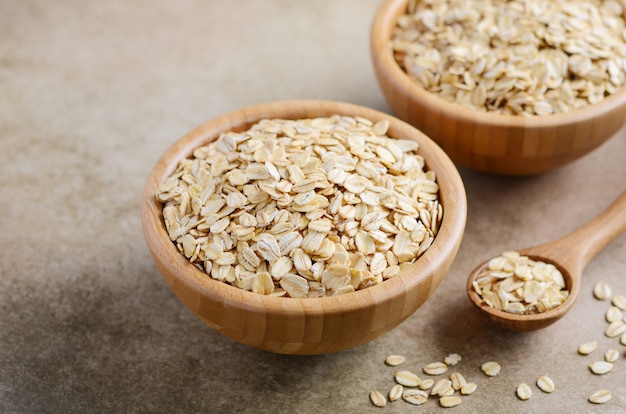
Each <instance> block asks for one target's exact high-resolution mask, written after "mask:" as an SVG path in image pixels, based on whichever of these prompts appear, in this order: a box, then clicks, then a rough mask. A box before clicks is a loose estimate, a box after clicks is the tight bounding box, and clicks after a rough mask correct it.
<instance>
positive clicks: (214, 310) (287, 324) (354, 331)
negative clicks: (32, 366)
mask: <svg viewBox="0 0 626 414" xmlns="http://www.w3.org/2000/svg"><path fill="white" fill-rule="evenodd" d="M333 114H343V115H350V116H362V117H366V118H369V119H370V120H372V121H378V120H380V119H387V120H389V122H390V127H389V135H390V136H392V137H403V138H407V139H413V140H415V141H417V142H418V143H419V144H420V147H419V151H420V153H421V154H422V156H423V157H424V158H425V161H426V165H427V167H428V168H429V169H432V170H434V171H435V172H436V174H437V179H438V183H439V186H440V202H441V204H442V206H443V209H444V215H443V220H442V223H441V227H440V230H439V233H438V235H437V237H435V240H434V242H433V244H432V246H431V247H430V249H429V250H427V251H426V253H424V255H423V256H421V257H420V258H419V260H417V261H416V263H415V264H414V265H413V266H412V267H411V268H410V269H408V270H406V271H404V272H402V273H400V274H399V275H398V276H396V277H394V278H392V279H389V280H387V281H385V282H383V283H381V284H380V285H376V286H373V287H370V288H367V289H364V290H358V291H356V292H353V293H348V294H345V295H339V296H333V297H323V298H305V299H295V298H281V297H269V296H264V295H261V294H257V293H252V292H247V291H244V290H241V289H239V288H236V287H233V286H230V285H228V284H226V283H223V282H219V281H216V280H213V279H211V277H209V276H207V275H206V274H205V273H203V272H202V271H200V270H198V269H197V268H196V267H194V266H193V265H192V264H191V263H190V262H189V261H188V260H187V259H186V258H185V257H184V256H183V255H182V254H181V253H179V251H178V250H177V248H176V247H175V246H174V244H173V243H172V242H171V241H170V239H169V237H168V234H167V232H166V229H165V226H164V222H163V216H162V205H161V203H159V202H157V201H156V199H155V194H156V191H157V188H158V187H159V185H160V184H161V183H162V182H163V181H165V179H166V178H167V177H168V176H169V175H170V174H171V173H172V172H173V171H174V169H175V168H176V165H177V164H178V162H179V160H181V159H183V158H186V157H189V156H190V155H191V154H192V152H193V150H194V149H195V148H197V147H199V146H202V145H205V144H207V143H209V142H211V141H213V140H215V139H216V138H217V137H218V136H219V134H220V133H221V132H224V131H229V130H245V129H248V128H249V127H250V126H251V125H252V124H254V123H256V122H257V121H259V120H260V119H263V118H267V119H276V118H283V119H303V118H313V117H319V116H329V115H333ZM466 215H467V208H466V198H465V189H464V187H463V183H462V181H461V178H460V176H459V174H458V171H457V170H456V168H455V166H454V164H453V163H452V161H451V160H450V159H449V158H448V157H447V155H446V154H445V153H444V152H443V151H442V150H441V149H440V148H439V147H438V146H437V145H436V144H435V143H434V142H433V141H432V140H430V139H429V138H428V137H426V136H425V135H424V134H422V133H421V132H419V131H418V130H416V129H415V128H413V127H412V126H410V125H408V124H406V123H404V122H402V121H400V120H398V119H396V118H394V117H392V116H390V115H388V114H384V113H382V112H378V111H375V110H372V109H368V108H364V107H361V106H356V105H351V104H346V103H338V102H326V101H284V102H275V103H266V104H261V105H257V106H252V107H247V108H244V109H241V110H238V111H235V112H231V113H229V114H226V115H223V116H220V117H218V118H216V119H213V120H211V121H209V122H207V123H206V124H204V125H202V126H200V127H198V128H196V129H194V130H193V131H191V132H189V133H188V134H187V135H185V136H184V137H183V138H181V139H180V140H179V141H177V142H176V143H175V144H174V145H173V146H172V147H171V148H170V149H169V150H167V152H166V153H165V154H164V155H163V156H162V157H161V159H159V160H158V162H157V163H156V165H155V167H154V169H153V170H152V172H151V174H150V176H149V177H148V180H147V183H146V186H145V189H144V193H143V200H142V224H143V229H144V235H145V238H146V241H147V244H148V247H149V249H150V251H151V253H152V256H153V258H154V261H155V262H156V265H157V267H158V269H159V271H160V272H161V274H162V275H163V278H164V279H165V281H166V282H167V284H168V285H169V287H170V288H171V289H172V291H173V292H174V293H175V294H176V296H177V297H178V298H179V299H180V301H181V302H183V303H184V304H185V305H186V306H187V307H188V308H189V309H190V310H191V311H192V312H193V313H194V314H195V315H196V316H198V317H199V318H200V319H202V320H203V321H204V322H206V323H207V324H208V325H209V326H211V327H212V328H214V329H215V330H217V331H218V332H220V333H222V334H224V335H226V336H228V337H230V338H232V339H234V340H236V341H239V342H241V343H243V344H246V345H250V346H252V347H255V348H259V349H263V350H267V351H271V352H276V353H282V354H323V353H330V352H336V351H341V350H344V349H347V348H351V347H354V346H357V345H360V344H363V343H366V342H368V341H371V340H372V339H374V338H376V337H378V336H379V335H381V334H383V333H385V332H387V331H389V330H390V329H392V328H394V327H395V326H397V325H398V324H399V323H400V322H402V321H404V320H405V319H406V318H407V317H409V316H410V315H411V314H413V313H414V312H415V311H416V310H417V308H419V306H420V305H422V303H424V301H425V300H426V299H427V298H428V297H429V296H430V295H431V294H432V293H433V291H434V290H435V289H436V288H437V286H438V285H439V283H440V282H441V280H442V279H443V277H444V276H445V274H446V272H447V271H448V269H449V267H450V265H451V263H452V261H453V259H454V257H455V256H456V253H457V250H458V247H459V244H460V242H461V238H462V236H463V231H464V227H465V220H466Z"/></svg>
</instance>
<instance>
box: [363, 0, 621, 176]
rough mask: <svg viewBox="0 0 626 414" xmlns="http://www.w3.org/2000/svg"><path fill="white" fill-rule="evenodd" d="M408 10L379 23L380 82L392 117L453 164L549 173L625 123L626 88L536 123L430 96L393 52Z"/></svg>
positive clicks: (390, 9) (395, 3)
mask: <svg viewBox="0 0 626 414" xmlns="http://www.w3.org/2000/svg"><path fill="white" fill-rule="evenodd" d="M622 3H624V4H625V5H626V2H625V1H624V0H622ZM406 4H407V1H406V0H386V1H385V2H384V3H383V5H382V6H381V8H380V9H379V11H378V12H377V14H376V16H375V18H374V22H373V24H372V28H371V34H370V52H371V56H372V62H373V65H374V71H375V73H376V78H377V80H378V83H379V86H380V88H381V90H382V92H383V95H384V96H385V98H386V100H387V103H388V104H389V106H390V107H391V109H392V110H393V111H394V113H395V114H396V115H397V116H398V117H399V118H401V119H403V120H405V121H407V122H408V123H410V124H412V125H414V126H415V127H417V128H418V129H420V130H421V131H422V132H424V133H425V134H426V135H428V136H429V137H431V138H432V139H433V140H435V141H436V142H437V143H438V144H439V145H440V146H441V148H442V149H443V150H444V151H445V152H446V153H447V154H448V155H449V156H450V158H451V159H452V160H453V161H454V162H457V163H458V164H460V165H463V166H465V167H467V168H471V169H473V170H476V171H481V172H485V173H491V174H498V175H513V176H520V175H532V174H539V173H544V172H547V171H550V170H554V169H556V168H559V167H562V166H564V165H566V164H568V163H571V162H572V161H574V160H576V159H578V158H580V157H582V156H584V155H585V154H587V153H589V152H590V151H592V150H593V149H595V148H596V147H598V146H599V145H600V144H602V143H603V142H605V141H606V140H607V139H609V138H611V137H612V136H613V135H614V134H615V133H616V132H617V131H618V130H619V129H620V128H621V127H622V126H623V125H624V123H625V122H626V87H623V88H622V89H621V90H620V91H619V92H618V93H616V94H613V95H611V96H609V97H608V98H607V99H605V100H604V101H602V102H601V103H598V104H595V105H592V106H589V107H587V108H584V109H581V110H577V111H575V112H571V113H567V114H556V115H548V116H534V117H520V116H512V115H499V114H489V113H486V112H480V111H475V110H472V109H470V108H466V107H463V106H460V105H457V104H453V103H449V102H447V101H445V100H443V99H441V98H439V97H438V96H436V95H435V94H433V93H430V92H427V91H425V90H424V89H423V88H421V87H420V86H418V85H417V83H416V82H415V81H413V80H412V79H410V78H409V76H408V75H407V74H406V73H405V72H404V71H403V70H402V69H401V68H400V66H398V64H397V63H396V62H395V60H394V58H393V54H392V51H391V48H390V46H389V40H390V39H391V35H392V30H393V28H394V27H395V25H396V22H397V19H398V17H399V16H400V15H401V14H403V13H404V12H405V10H406Z"/></svg>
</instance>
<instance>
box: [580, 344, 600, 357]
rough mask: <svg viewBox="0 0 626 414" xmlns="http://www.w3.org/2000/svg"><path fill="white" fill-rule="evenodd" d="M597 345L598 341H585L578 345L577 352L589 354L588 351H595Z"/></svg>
mask: <svg viewBox="0 0 626 414" xmlns="http://www.w3.org/2000/svg"><path fill="white" fill-rule="evenodd" d="M597 347H598V341H590V342H585V343H584V344H581V345H580V346H579V347H578V353H579V354H581V355H589V354H590V353H592V352H593V351H595V350H596V348H597Z"/></svg>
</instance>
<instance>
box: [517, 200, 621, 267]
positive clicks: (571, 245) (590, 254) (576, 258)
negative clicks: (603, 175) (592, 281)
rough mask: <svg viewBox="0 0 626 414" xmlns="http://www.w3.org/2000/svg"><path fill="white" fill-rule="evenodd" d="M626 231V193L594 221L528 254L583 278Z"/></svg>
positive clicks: (530, 250) (528, 251) (533, 249)
mask: <svg viewBox="0 0 626 414" xmlns="http://www.w3.org/2000/svg"><path fill="white" fill-rule="evenodd" d="M625 230H626V191H625V192H623V193H622V195H620V196H619V197H618V198H617V199H616V200H615V201H614V202H613V203H612V204H611V205H610V206H609V207H607V208H606V210H604V211H603V212H602V213H600V214H599V215H598V216H597V217H595V218H594V219H593V220H591V221H589V222H588V223H587V224H585V225H584V226H582V227H580V228H578V229H577V230H575V231H573V232H572V233H570V234H568V235H567V236H564V237H563V238H561V239H558V240H556V241H553V242H549V243H546V244H544V245H541V246H537V247H533V248H530V249H527V250H526V251H525V253H526V254H533V253H534V254H537V255H539V256H545V257H550V258H552V259H553V260H555V261H556V262H559V263H562V264H564V265H566V266H568V267H570V271H572V272H573V273H575V274H577V275H580V274H582V271H583V269H584V268H585V266H586V265H587V263H589V262H590V261H591V259H593V258H594V257H595V256H596V254H598V253H599V252H600V251H601V250H602V249H603V248H604V247H606V245H608V244H609V243H610V242H612V241H613V240H614V239H615V238H616V237H617V236H619V235H620V234H621V233H623V232H624V231H625Z"/></svg>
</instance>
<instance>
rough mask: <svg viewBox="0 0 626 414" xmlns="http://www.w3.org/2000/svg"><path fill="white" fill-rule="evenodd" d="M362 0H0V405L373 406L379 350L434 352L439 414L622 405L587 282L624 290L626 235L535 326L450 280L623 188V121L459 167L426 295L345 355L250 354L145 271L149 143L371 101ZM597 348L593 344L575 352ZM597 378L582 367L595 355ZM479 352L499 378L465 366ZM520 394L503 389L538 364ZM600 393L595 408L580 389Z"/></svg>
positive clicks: (412, 364)
mask: <svg viewBox="0 0 626 414" xmlns="http://www.w3.org/2000/svg"><path fill="white" fill-rule="evenodd" d="M378 4H379V1H378V0H367V1H364V0H343V1H335V0H316V1H306V2H305V1H298V2H296V1H289V0H274V1H270V0H266V1H252V0H233V1H218V0H207V1H200V0H197V1H192V0H185V1H176V2H172V1H164V0H154V1H146V0H135V1H123V0H112V1H95V0H88V1H81V0H58V1H48V0H39V1H35V0H0V171H1V174H0V252H1V256H0V412H3V413H42V412H52V413H61V412H62V413H71V412H75V413H79V412H80V413H85V412H112V413H119V412H127V413H133V412H137V413H139V412H159V413H174V412H181V413H182V412H184V413H190V412H211V413H233V412H249V413H253V412H255V413H256V412H267V413H283V412H284V413H290V412H297V413H301V414H306V413H315V414H318V413H323V412H324V413H325V412H337V413H366V412H388V413H394V412H417V411H420V412H438V411H439V410H443V409H440V408H438V406H437V404H436V401H435V400H432V401H429V402H428V403H427V405H426V406H422V407H420V408H417V407H412V406H409V405H408V404H406V403H404V402H395V403H393V404H391V405H388V406H387V407H386V408H385V410H383V411H380V410H379V409H376V408H375V407H373V406H372V405H371V404H370V402H369V399H368V392H369V391H370V389H380V390H381V391H383V392H387V391H388V390H389V389H390V388H391V386H392V384H393V380H392V377H393V372H394V369H392V368H389V367H386V366H385V365H384V364H383V360H384V358H385V357H386V356H387V355H388V354H390V353H401V354H404V355H406V356H407V357H408V362H407V363H406V368H407V369H412V370H416V371H418V370H419V369H420V367H421V366H422V365H423V364H425V363H428V362H432V361H436V360H441V359H442V358H443V357H444V356H446V355H447V354H448V353H451V352H458V353H460V354H461V355H462V356H463V357H464V359H463V361H462V362H461V364H460V365H458V369H459V371H460V372H462V373H463V374H464V375H465V376H466V377H467V378H468V379H469V380H472V381H475V382H477V383H478V386H479V388H478V390H477V391H476V393H475V394H474V395H472V396H469V397H465V398H463V403H462V404H461V405H460V406H458V407H456V408H454V409H453V412H456V413H505V412H506V413H529V412H546V413H587V412H598V413H620V412H625V411H626V388H625V387H626V357H625V355H624V352H625V351H626V347H624V346H621V345H619V343H618V342H617V340H614V339H613V340H611V339H609V338H606V337H604V336H603V331H604V327H605V325H606V324H605V322H604V321H603V314H604V311H605V309H606V307H607V304H606V303H602V302H599V301H596V300H595V299H593V297H592V295H591V290H592V287H593V285H594V284H595V283H596V282H598V281H601V280H603V281H607V282H608V283H610V284H611V285H612V286H613V288H614V291H620V292H621V293H623V294H626V236H622V237H620V238H618V239H617V240H616V241H615V242H614V243H613V244H612V245H610V246H609V247H608V248H607V249H606V250H605V251H603V252H602V253H601V254H600V255H599V256H598V257H597V258H596V259H595V260H594V261H592V262H591V263H590V265H589V267H588V268H587V270H586V272H585V274H584V286H583V288H582V294H581V297H580V299H579V303H578V304H577V305H576V306H575V308H574V310H573V311H572V313H571V314H570V315H568V317H567V318H566V319H564V320H562V321H560V322H559V323H557V324H556V325H554V326H553V327H550V328H548V329H546V330H544V331H542V332H536V333H528V334H511V333H507V332H502V331H499V330H496V329H493V328H491V327H490V326H489V325H487V324H486V323H485V322H484V321H483V319H481V318H480V315H477V313H476V312H475V311H474V309H473V308H472V307H471V305H470V303H469V301H468V300H467V298H466V296H465V292H464V285H465V277H466V275H467V273H468V272H469V271H470V270H471V269H472V268H473V267H474V266H475V265H476V264H477V263H478V262H480V261H481V260H483V259H486V258H488V257H490V256H491V255H493V254H496V253H499V252H500V250H502V249H504V248H521V247H525V246H528V245H531V244H535V243H539V242H545V241H547V240H550V239H552V238H556V237H559V236H561V235H564V234H565V233H567V232H569V231H571V230H573V229H575V228H576V227H577V226H579V225H581V224H582V223H584V222H585V221H586V220H587V219H589V218H590V217H592V216H593V215H594V214H596V213H597V212H599V211H600V210H601V209H603V208H604V207H605V206H607V205H608V204H609V203H610V202H611V201H612V200H613V199H614V198H616V197H617V195H619V194H620V193H621V192H622V191H623V190H624V188H625V187H626V137H625V135H626V132H625V131H624V130H622V131H621V132H620V133H618V134H617V135H616V136H615V137H614V138H613V139H612V140H611V141H610V142H608V143H606V144H605V145H603V146H602V147H601V148H599V149H598V150H596V151H595V152H594V153H592V154H591V155H589V156H588V157H586V158H585V159H583V160H580V161H578V162H576V163H574V164H572V165H570V166H568V167H565V168H563V169H561V170H559V171H556V172H554V173H551V174H546V175H543V176H539V177H532V178H520V179H513V178H497V177H489V176H484V175H480V174H476V173H473V172H470V171H467V170H461V173H462V176H463V178H464V180H465V183H466V186H467V194H468V203H469V215H468V224H467V229H466V235H465V238H464V241H463V243H462V245H461V248H460V251H459V254H458V256H457V260H456V261H455V263H454V265H453V266H452V269H451V270H450V273H449V275H448V276H447V278H446V279H445V280H444V282H443V283H442V285H441V286H440V288H439V289H438V290H437V291H436V292H435V294H434V296H433V297H432V299H431V300H429V301H428V302H427V303H426V304H425V305H424V306H423V307H422V308H420V309H419V310H418V312H417V313H416V314H415V315H414V316H413V317H411V318H410V319H409V320H407V321H406V322H405V323H403V324H402V325H401V326H399V327H398V328H397V329H395V330H394V331H392V332H391V333H389V334H387V335H385V336H383V337H381V338H379V339H378V340H376V341H373V342H371V343H369V344H367V345H364V346H362V347H359V348H357V349H353V350H349V351H345V352H342V353H339V354H334V355H325V356H317V357H297V358H296V357H287V356H280V355H273V354H268V353H264V352H260V351H257V350H254V349H250V348H247V347H244V346H242V345H239V344H237V343H234V342H232V341H231V340H229V339H226V338H224V337H222V336H220V335H219V334H217V333H215V332H214V331H212V330H211V329H209V328H208V327H206V326H205V325H203V324H202V323H201V322H200V321H198V320H196V319H195V318H194V317H193V316H192V315H191V313H190V312H189V311H187V310H186V309H185V308H184V307H183V306H182V305H181V304H180V303H179V302H178V300H177V299H176V298H175V297H174V296H173V295H172V294H171V293H170V291H169V290H168V289H167V287H166V285H165V283H164V282H163V281H162V279H161V277H160V275H159V274H158V273H157V271H156V268H155V266H154V265H153V263H152V261H151V258H150V256H149V252H148V250H147V247H146V245H145V242H144V239H143V235H142V230H141V225H140V219H139V208H140V195H141V191H142V187H143V184H144V181H145V178H146V176H147V174H148V172H149V171H150V169H151V168H152V166H153V164H154V163H155V161H156V160H157V158H158V157H159V155H160V154H161V153H162V152H163V151H164V150H165V149H166V148H168V147H169V146H170V145H171V144H172V143H173V142H174V141H175V140H176V139H177V138H178V137H180V136H181V135H183V134H184V133H185V132H187V131H188V130H190V129H192V128H193V127H195V126H197V125H198V124H200V123H202V122H204V121H206V120H208V119H211V118H213V117H215V116H217V115H220V114H223V113H225V112H227V111H230V110H233V109H236V108H239V107H242V106H246V105H250V104H256V103H260V102H264V101H268V100H277V99H293V98H320V99H336V100H342V101H348V102H352V103H356V104H361V105H366V106H370V107H373V108H376V109H379V110H383V111H389V108H388V106H387V105H386V103H385V101H384V100H383V97H382V94H381V93H380V91H379V89H378V86H377V85H376V82H375V79H374V74H373V71H372V68H371V64H370V58H369V50H368V35H369V26H370V23H371V20H372V17H373V14H374V12H375V10H376V9H377V7H378ZM593 339H595V340H598V341H599V343H600V345H599V347H598V350H597V351H596V353H595V354H593V355H592V356H588V357H582V356H579V355H577V354H576V349H577V347H578V345H579V344H580V343H582V342H584V341H588V340H593ZM611 347H612V348H617V349H619V350H620V353H621V358H620V360H619V361H618V362H617V363H616V367H615V370H614V371H613V372H611V373H610V374H608V375H606V376H603V377H596V376H593V375H592V374H591V373H589V371H588V370H587V368H586V366H587V364H588V363H589V362H591V361H592V360H594V359H601V358H602V354H603V353H604V351H606V350H607V349H609V348H611ZM490 359H493V360H497V361H499V362H500V363H502V365H503V370H502V373H501V375H500V376H498V377H495V378H487V377H485V376H484V375H483V374H482V373H481V372H480V369H479V367H480V364H481V363H482V362H485V361H486V360H490ZM542 374H544V375H549V376H550V377H552V378H553V379H554V381H555V383H556V387H557V390H556V391H555V392H554V394H552V395H547V394H543V393H541V392H540V391H539V390H538V389H537V388H536V387H535V386H534V385H533V390H534V395H533V398H532V399H531V400H530V401H527V402H522V401H519V400H517V398H516V397H515V395H514V392H515V387H516V385H517V384H518V383H520V382H528V383H530V384H533V383H534V381H535V379H536V378H537V377H538V376H539V375H542ZM599 388H609V389H611V390H612V391H613V395H614V397H613V400H612V401H611V402H610V403H608V404H606V405H605V406H600V407H597V406H592V405H591V404H589V403H587V402H586V398H587V396H588V395H589V394H590V393H591V392H592V391H595V390H596V389H599Z"/></svg>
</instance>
